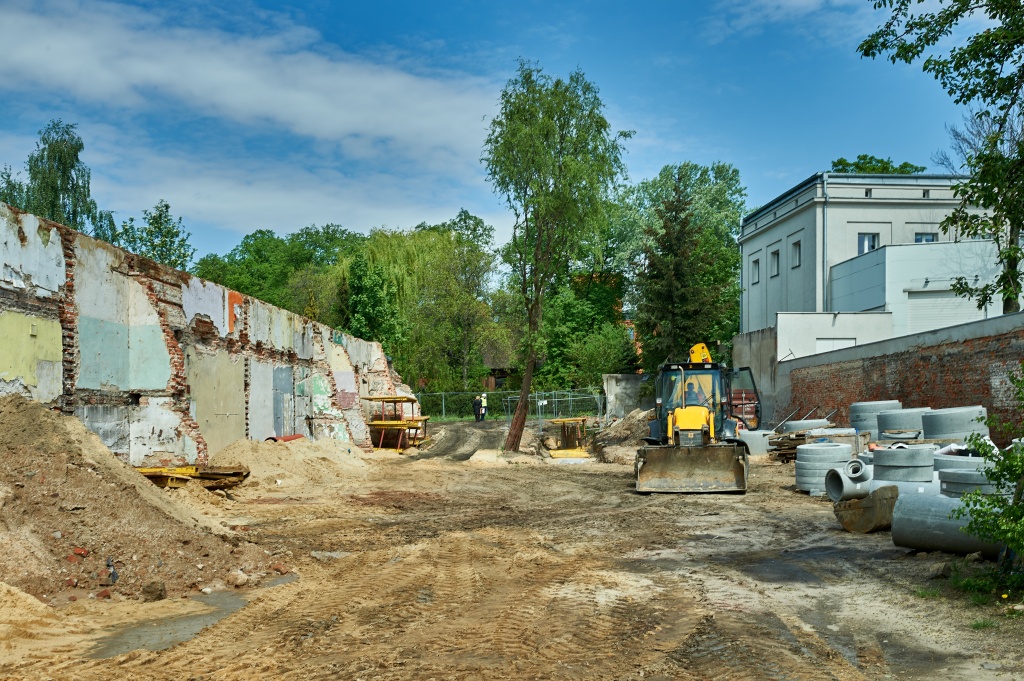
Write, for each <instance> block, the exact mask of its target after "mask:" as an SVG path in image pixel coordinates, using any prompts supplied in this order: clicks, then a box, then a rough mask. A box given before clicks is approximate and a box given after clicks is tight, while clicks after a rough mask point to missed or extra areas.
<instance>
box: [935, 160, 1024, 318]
mask: <svg viewBox="0 0 1024 681" xmlns="http://www.w3.org/2000/svg"><path fill="white" fill-rule="evenodd" d="M968 167H969V168H970V170H971V175H970V177H969V178H968V179H967V180H965V181H964V182H962V183H961V184H959V185H957V186H956V188H955V192H956V195H957V196H958V197H959V198H960V204H959V205H958V206H957V207H956V209H955V210H954V211H953V212H952V213H950V215H949V216H948V217H947V218H946V219H945V220H943V221H942V229H943V231H945V232H949V231H953V232H954V233H955V234H956V235H957V237H958V238H968V239H976V238H991V239H992V240H993V241H995V244H996V258H997V260H998V262H999V265H1000V271H999V275H998V276H997V277H996V279H995V281H992V282H988V283H985V284H981V285H979V286H975V285H973V284H972V282H971V281H970V280H968V279H967V278H966V277H963V276H959V277H957V278H956V280H955V281H954V282H953V284H952V286H951V288H952V290H953V291H954V292H956V294H957V295H960V296H965V297H969V298H973V299H974V300H975V301H976V302H977V304H978V307H979V308H984V307H985V306H986V305H988V304H989V303H991V302H992V301H993V300H996V299H1001V300H1002V311H1003V314H1008V313H1011V312H1019V311H1020V297H1021V292H1022V281H1024V273H1022V272H1021V269H1020V264H1021V260H1022V257H1024V250H1022V248H1021V227H1022V226H1024V140H1018V141H1017V142H1016V148H1015V149H1013V150H1012V153H1010V154H1005V153H1003V151H1002V149H1000V148H999V147H998V146H997V145H995V144H988V145H985V147H984V148H983V149H982V150H981V151H979V152H977V153H976V154H975V155H973V156H971V157H970V158H969V160H968ZM973 206H983V207H985V208H987V209H988V210H986V211H985V212H984V213H978V212H977V211H975V210H972V209H971V207H973Z"/></svg>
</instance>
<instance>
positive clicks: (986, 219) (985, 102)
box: [858, 0, 1024, 313]
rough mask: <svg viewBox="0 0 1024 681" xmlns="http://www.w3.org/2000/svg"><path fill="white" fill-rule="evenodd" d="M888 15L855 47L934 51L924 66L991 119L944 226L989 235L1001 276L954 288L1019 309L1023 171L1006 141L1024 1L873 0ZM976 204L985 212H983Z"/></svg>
mask: <svg viewBox="0 0 1024 681" xmlns="http://www.w3.org/2000/svg"><path fill="white" fill-rule="evenodd" d="M873 4H874V7H875V9H884V10H886V11H887V12H888V13H889V15H890V16H889V18H888V19H887V20H886V21H885V23H884V24H883V25H882V26H880V27H879V28H878V29H877V30H876V31H875V32H873V33H872V34H871V35H869V36H868V37H867V38H866V39H865V40H864V41H863V42H862V43H861V44H860V46H859V47H858V50H859V51H860V53H861V54H862V55H863V56H866V57H877V56H880V55H887V56H888V58H889V59H890V61H892V62H893V63H896V62H900V61H902V62H905V63H907V64H910V63H913V62H915V61H917V60H918V59H920V58H921V57H922V56H923V55H925V53H926V52H929V51H933V52H930V53H929V54H928V55H927V56H926V57H925V58H924V61H923V64H922V67H923V69H924V71H925V72H926V73H930V74H932V75H933V76H935V78H937V79H938V80H939V82H940V83H941V84H942V87H943V88H945V90H946V92H947V93H949V95H950V96H951V97H952V98H953V100H954V101H955V102H956V103H958V104H972V105H975V106H976V107H977V108H976V110H975V116H976V117H977V118H978V120H979V121H983V120H984V119H986V118H988V119H991V121H992V122H993V126H992V130H991V133H990V134H988V135H987V136H986V137H985V140H984V144H983V146H982V148H979V149H976V150H974V153H972V154H971V155H970V156H969V158H968V163H967V167H968V169H969V170H970V172H971V179H970V180H969V181H967V182H965V183H963V184H961V185H960V186H959V187H958V188H957V196H958V197H959V198H960V207H959V209H958V210H957V211H955V212H954V214H953V215H951V216H950V217H949V218H948V219H947V220H945V221H944V222H943V229H944V230H947V231H950V230H952V231H954V232H955V233H957V234H960V235H965V236H979V235H986V236H992V237H993V238H994V239H995V241H996V245H997V248H998V253H999V256H998V257H999V262H1000V264H1001V265H1002V270H1003V271H1002V275H1001V276H1000V277H999V280H998V282H997V283H996V285H995V286H994V287H992V286H982V287H973V286H970V285H969V284H968V282H967V281H966V280H960V281H958V282H957V283H956V285H955V286H954V290H955V291H957V292H958V293H959V294H960V295H967V296H973V297H975V298H976V299H977V301H978V303H979V306H984V305H985V303H986V302H987V301H990V300H992V299H993V298H996V297H1001V298H1002V300H1003V312H1004V313H1007V312H1016V311H1018V310H1020V302H1019V300H1020V299H1019V297H1020V291H1021V289H1020V284H1021V274H1020V272H1019V267H1020V255H1021V243H1020V238H1021V233H1020V230H1021V226H1022V223H1024V221H1022V220H1021V215H1020V213H1021V211H1020V208H1019V205H1020V197H1021V196H1024V185H1022V182H1024V174H1022V173H1021V171H1020V168H1019V167H1018V166H1019V160H1018V159H1019V157H1020V155H1021V147H1020V145H1019V144H1008V143H1009V142H1010V141H1011V139H1010V137H1009V135H1011V134H1012V129H1013V126H1012V125H1011V124H1010V120H1011V119H1012V118H1013V117H1014V116H1016V115H1017V114H1018V113H1019V110H1020V108H1021V105H1022V104H1024V102H1022V101H1021V95H1022V93H1024V7H1022V6H1021V3H1020V0H949V1H948V2H941V1H940V2H939V4H938V6H935V5H934V4H933V3H929V4H928V5H926V6H925V9H922V8H921V5H922V2H921V0H874V2H873ZM978 18H983V19H985V20H986V21H985V23H986V26H985V28H984V29H982V30H980V31H978V32H976V33H973V34H971V35H966V36H965V35H960V33H961V32H962V29H963V24H964V23H966V22H967V21H968V20H975V19H978ZM972 206H975V207H978V208H982V209H984V210H985V214H984V215H980V216H979V215H978V214H977V213H976V212H974V211H972V210H970V208H971V207H972Z"/></svg>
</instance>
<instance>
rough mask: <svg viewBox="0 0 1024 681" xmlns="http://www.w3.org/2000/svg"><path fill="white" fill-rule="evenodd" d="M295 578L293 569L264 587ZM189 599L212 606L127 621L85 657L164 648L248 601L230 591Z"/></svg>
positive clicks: (99, 656)
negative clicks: (142, 619)
mask: <svg viewBox="0 0 1024 681" xmlns="http://www.w3.org/2000/svg"><path fill="white" fill-rule="evenodd" d="M298 578H299V576H298V575H297V574H295V573H294V572H292V573H289V574H286V575H281V576H280V577H276V578H274V579H272V580H270V581H269V582H267V587H268V588H269V587H274V586H280V585H282V584H288V583H290V582H294V581H295V580H297V579H298ZM192 600H194V601H199V602H200V603H202V604H204V605H206V606H208V607H210V608H212V610H208V611H206V612H201V613H192V614H188V615H176V616H174V617H165V618H163V619H158V620H144V621H142V622H136V623H134V624H130V625H127V626H125V627H123V628H121V629H117V630H115V631H113V632H112V633H111V634H109V635H108V636H105V637H103V638H102V639H101V640H100V641H99V642H98V643H97V644H96V646H95V647H94V648H93V649H92V650H91V651H90V653H89V657H91V658H94V659H105V658H108V657H115V656H117V655H122V654H124V653H128V652H131V651H133V650H139V649H143V648H144V649H146V650H154V651H155V650H165V649H167V648H170V647H171V646H175V645H178V644H179V643H184V642H185V641H187V640H189V639H190V638H192V637H193V636H195V635H196V634H198V633H199V632H200V631H202V630H203V629H205V628H206V627H208V626H210V625H211V624H216V623H217V622H219V621H221V620H222V619H224V618H225V617H227V616H228V615H230V614H232V613H235V612H238V611H239V610H241V609H242V608H244V607H245V605H246V604H247V603H248V602H249V599H248V598H246V596H245V595H243V594H240V593H237V592H234V591H215V592H213V593H211V594H200V595H198V596H192Z"/></svg>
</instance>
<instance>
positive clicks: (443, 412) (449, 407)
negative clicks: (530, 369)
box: [416, 390, 605, 421]
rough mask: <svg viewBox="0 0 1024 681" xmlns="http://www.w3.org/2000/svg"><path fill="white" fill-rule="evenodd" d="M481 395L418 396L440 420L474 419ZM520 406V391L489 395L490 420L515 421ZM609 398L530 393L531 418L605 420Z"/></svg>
mask: <svg viewBox="0 0 1024 681" xmlns="http://www.w3.org/2000/svg"><path fill="white" fill-rule="evenodd" d="M480 394H481V393H465V392H446V393H417V394H416V398H417V399H418V400H419V402H420V412H421V413H423V414H426V415H429V416H433V417H434V418H438V419H460V418H473V399H474V398H475V397H476V396H477V395H480ZM518 404H519V391H518V390H517V391H514V392H513V391H499V392H491V393H487V418H488V419H495V418H500V417H503V418H505V419H506V420H508V421H511V420H512V414H513V413H514V412H515V410H516V405H518ZM604 414H605V397H604V395H602V394H600V393H597V394H594V393H591V392H586V391H583V390H556V391H552V392H535V393H530V410H529V416H528V418H530V419H538V420H541V421H543V420H545V419H556V418H568V417H572V416H593V417H595V418H598V419H603V418H604Z"/></svg>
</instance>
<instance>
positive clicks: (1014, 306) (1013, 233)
mask: <svg viewBox="0 0 1024 681" xmlns="http://www.w3.org/2000/svg"><path fill="white" fill-rule="evenodd" d="M1007 245H1008V248H1007V249H1006V250H1008V251H1009V254H1008V255H1007V256H1006V257H1005V258H1004V261H1003V269H1004V271H1005V272H1004V274H1003V277H1004V281H1006V282H1007V285H1011V284H1018V283H1019V282H1020V274H1018V269H1019V268H1020V258H1019V257H1018V256H1017V253H1019V251H1017V250H1016V248H1018V247H1019V246H1020V227H1019V226H1016V225H1010V228H1009V233H1008V234H1007ZM1014 288H1015V289H1016V287H1014ZM1014 312H1020V292H1019V291H1017V290H1013V291H1011V292H1010V295H1006V294H1005V286H1004V294H1003V314H1012V313H1014Z"/></svg>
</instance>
